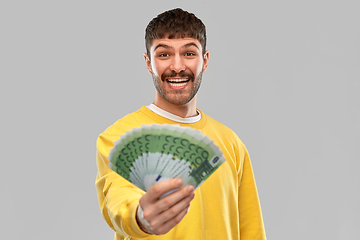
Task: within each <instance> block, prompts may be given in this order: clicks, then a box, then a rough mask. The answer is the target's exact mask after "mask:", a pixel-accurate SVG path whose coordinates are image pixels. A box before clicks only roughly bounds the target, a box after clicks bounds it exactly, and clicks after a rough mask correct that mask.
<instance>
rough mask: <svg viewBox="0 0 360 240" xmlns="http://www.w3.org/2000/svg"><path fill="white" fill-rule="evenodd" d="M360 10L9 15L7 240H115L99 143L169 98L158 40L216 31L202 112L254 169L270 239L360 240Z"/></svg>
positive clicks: (112, 9)
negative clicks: (196, 21) (186, 16)
mask: <svg viewBox="0 0 360 240" xmlns="http://www.w3.org/2000/svg"><path fill="white" fill-rule="evenodd" d="M359 5H360V4H359V2H358V1H355V0H354V1H350V0H343V1H325V0H323V1H320V0H312V1H306V0H305V1H279V0H275V1H228V0H223V1H196V2H195V1H182V2H181V3H179V2H178V1H155V2H154V1H143V2H135V1H134V2H133V3H126V4H125V3H122V2H121V1H85V0H84V1H80V0H72V1H1V3H0V28H1V33H0V34H1V38H0V78H1V95H0V100H1V125H0V127H1V152H2V154H1V158H2V159H1V162H2V167H1V172H2V173H1V174H0V178H1V179H0V180H1V185H2V191H1V200H0V201H1V204H0V208H1V214H0V218H1V223H2V225H1V231H0V238H1V239H34V240H38V239H49V238H51V239H54V240H58V239H59V240H60V239H66V240H70V239H113V232H112V230H111V229H110V228H109V227H108V226H107V225H106V223H105V221H104V220H103V219H102V218H101V216H100V210H99V207H98V202H97V197H96V192H95V185H94V182H95V177H96V164H95V141H96V138H97V136H98V135H99V134H100V133H101V132H102V131H103V130H104V129H105V128H106V127H107V126H109V125H110V124H112V123H113V122H115V121H116V120H117V119H118V118H121V117H122V116H124V115H125V114H127V113H130V112H132V111H134V110H137V109H138V108H140V107H141V106H142V105H147V104H149V103H151V102H152V101H153V99H154V96H155V94H154V93H155V90H154V87H153V85H152V79H151V77H150V75H149V74H148V72H147V70H146V67H145V63H144V59H143V53H144V51H145V48H144V40H143V39H144V29H145V27H146V25H147V23H148V22H149V21H150V20H151V19H152V18H153V17H155V16H156V15H157V14H158V13H160V12H163V11H165V10H168V9H171V8H174V7H182V8H184V9H186V10H188V11H190V12H194V13H195V14H196V15H197V16H198V17H199V18H201V19H202V20H203V21H204V23H205V24H206V26H207V31H208V50H209V51H210V62H209V67H208V71H207V72H206V73H205V74H204V78H203V84H202V87H201V88H200V92H199V96H198V107H199V108H200V109H202V110H203V111H204V112H205V113H207V114H209V115H210V116H212V117H214V118H215V119H217V120H219V121H220V122H222V123H224V124H226V125H228V126H229V127H230V128H232V129H233V130H234V131H235V132H236V133H237V134H238V135H239V137H240V138H241V139H242V140H243V142H244V143H245V144H246V146H247V148H248V150H249V152H250V155H251V159H252V162H253V167H254V172H255V177H256V181H257V185H258V191H259V195H260V201H261V205H262V211H263V217H264V222H265V228H266V232H267V237H268V239H277V240H279V239H284V240H285V239H294V240H297V239H299V240H300V239H301V240H302V239H360V237H359V235H358V230H356V229H358V225H359V224H360V220H359V218H358V216H359V213H360V212H359V201H360V191H359V190H360V189H359V182H360V181H359V180H360V179H359V174H358V168H359V166H360V165H359V160H360V159H359V143H360V127H359V122H360V110H359V103H360V97H359V92H360V73H359V66H360V47H359V43H360V27H359V23H360V14H359Z"/></svg>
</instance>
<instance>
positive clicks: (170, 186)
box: [146, 178, 182, 202]
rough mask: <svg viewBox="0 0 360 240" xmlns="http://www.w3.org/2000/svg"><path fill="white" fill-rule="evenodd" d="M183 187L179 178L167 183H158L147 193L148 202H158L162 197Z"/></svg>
mask: <svg viewBox="0 0 360 240" xmlns="http://www.w3.org/2000/svg"><path fill="white" fill-rule="evenodd" d="M181 185H182V180H181V179H179V178H174V179H170V180H167V181H165V182H161V183H157V184H155V185H154V186H152V187H151V188H150V189H149V191H147V193H146V195H147V200H148V201H151V202H155V201H157V200H158V199H159V198H160V197H161V196H162V195H164V194H165V193H167V192H170V191H172V190H175V189H177V188H180V187H181Z"/></svg>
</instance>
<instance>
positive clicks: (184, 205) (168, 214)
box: [154, 193, 195, 226]
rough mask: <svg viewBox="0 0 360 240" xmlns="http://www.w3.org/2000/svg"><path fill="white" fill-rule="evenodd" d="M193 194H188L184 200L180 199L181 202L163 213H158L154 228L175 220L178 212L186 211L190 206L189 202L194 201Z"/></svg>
mask: <svg viewBox="0 0 360 240" xmlns="http://www.w3.org/2000/svg"><path fill="white" fill-rule="evenodd" d="M194 196H195V194H194V193H193V194H190V195H189V196H187V197H186V198H184V199H182V200H181V201H179V202H177V203H176V204H175V205H173V206H172V207H170V208H168V209H166V210H165V211H163V212H161V213H159V215H158V216H157V217H156V218H155V219H156V221H154V226H160V225H163V224H164V223H165V222H167V221H169V220H171V219H172V218H175V217H176V216H177V215H178V214H179V213H180V212H182V211H183V210H184V209H188V208H189V206H190V202H191V201H192V200H193V199H194Z"/></svg>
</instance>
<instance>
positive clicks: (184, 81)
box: [166, 78, 189, 87]
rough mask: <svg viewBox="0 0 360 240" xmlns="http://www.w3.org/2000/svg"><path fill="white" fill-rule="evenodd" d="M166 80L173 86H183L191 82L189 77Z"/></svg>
mask: <svg viewBox="0 0 360 240" xmlns="http://www.w3.org/2000/svg"><path fill="white" fill-rule="evenodd" d="M166 81H167V82H168V83H169V85H170V86H172V87H183V86H185V85H186V84H187V83H188V82H189V79H188V78H168V79H166Z"/></svg>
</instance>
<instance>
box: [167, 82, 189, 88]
mask: <svg viewBox="0 0 360 240" xmlns="http://www.w3.org/2000/svg"><path fill="white" fill-rule="evenodd" d="M169 84H170V86H173V87H182V86H185V85H186V84H187V82H183V83H171V82H169Z"/></svg>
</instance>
